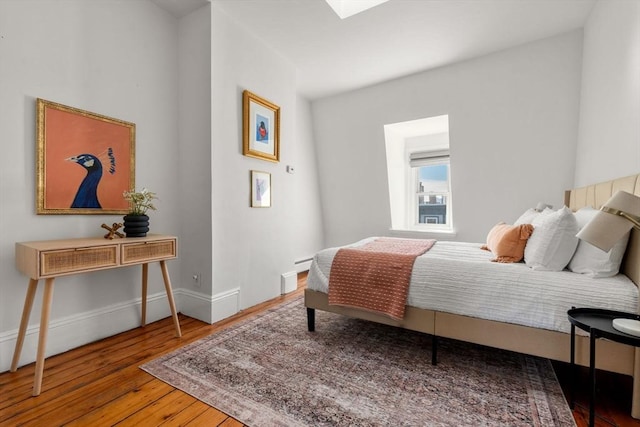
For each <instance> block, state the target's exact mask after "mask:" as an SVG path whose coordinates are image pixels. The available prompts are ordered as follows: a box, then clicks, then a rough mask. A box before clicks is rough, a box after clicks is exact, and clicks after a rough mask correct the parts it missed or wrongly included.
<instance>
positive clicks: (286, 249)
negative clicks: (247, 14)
mask: <svg viewBox="0 0 640 427" xmlns="http://www.w3.org/2000/svg"><path fill="white" fill-rule="evenodd" d="M212 10H213V15H212V52H213V54H212V76H211V77H212V154H211V162H212V182H213V196H212V222H213V298H214V300H215V301H217V302H216V303H215V304H214V311H216V310H225V309H230V308H232V307H231V306H232V304H233V301H236V303H237V307H235V309H236V311H237V310H238V309H244V308H246V307H250V306H252V305H255V304H257V303H260V302H262V301H265V300H267V299H269V298H273V297H275V296H277V295H279V294H280V275H281V274H283V273H285V272H289V271H293V270H294V269H295V266H294V261H295V258H296V254H295V252H294V250H295V249H296V245H295V241H296V235H295V231H296V230H295V225H294V223H295V220H294V218H295V214H296V212H295V203H296V202H295V200H296V197H295V180H296V178H297V176H296V175H295V174H294V175H291V174H288V173H287V172H286V165H294V163H295V161H296V158H297V157H296V151H297V149H298V147H297V146H298V144H297V138H296V113H297V107H296V100H297V98H296V84H295V81H296V69H295V67H294V66H293V64H292V63H290V62H289V61H287V60H286V59H285V58H284V57H282V56H281V55H280V54H279V53H278V52H277V51H275V50H273V49H272V48H271V47H269V46H267V45H265V44H264V43H263V42H262V41H261V40H260V39H259V37H258V36H256V35H253V34H252V33H251V32H250V31H248V30H247V29H245V28H242V27H241V26H240V25H239V24H237V23H236V22H235V21H234V20H233V19H231V18H230V17H229V15H227V14H226V13H225V12H224V10H223V9H222V8H221V6H220V5H219V4H216V3H214V4H213V6H212ZM245 89H247V90H249V91H251V92H253V93H255V94H257V95H258V96H261V97H263V98H265V99H267V100H269V101H271V102H273V103H274V104H276V105H278V106H279V107H280V115H281V118H280V162H279V163H273V162H268V161H264V160H259V159H254V158H251V157H246V156H243V155H242V92H243V90H245ZM251 170H260V171H263V172H268V173H270V174H271V194H272V201H271V204H272V206H271V207H270V208H251V207H250V204H249V203H250V186H249V184H250V171H251ZM229 314H232V313H230V312H229V313H214V319H218V318H223V317H226V316H227V315H229ZM220 316H222V317H220Z"/></svg>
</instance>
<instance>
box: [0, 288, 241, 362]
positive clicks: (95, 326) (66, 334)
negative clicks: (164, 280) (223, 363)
mask: <svg viewBox="0 0 640 427" xmlns="http://www.w3.org/2000/svg"><path fill="white" fill-rule="evenodd" d="M174 296H175V299H176V306H177V309H178V311H179V312H181V313H183V314H185V315H186V316H190V317H194V318H196V319H199V320H202V321H203V322H206V323H209V324H212V323H215V322H217V321H219V320H222V319H226V318H227V317H229V316H232V315H234V314H236V313H237V312H238V311H240V289H239V288H236V289H232V290H230V291H226V292H222V293H220V294H217V295H214V296H208V295H204V294H200V293H197V292H193V291H189V290H187V289H176V290H175V291H174ZM140 313H141V299H140V298H136V299H133V300H130V301H126V302H122V303H119V304H114V305H110V306H107V307H101V308H99V309H97V310H92V311H87V312H84V313H78V314H75V315H73V316H68V317H64V318H61V319H55V320H52V321H50V322H49V330H48V333H47V349H46V354H45V356H46V357H49V356H51V355H54V354H59V353H63V352H65V351H68V350H71V349H73V348H77V347H79V346H81V345H84V344H87V343H90V342H94V341H97V340H99V339H102V338H106V337H110V336H112V335H115V334H118V333H120V332H124V331H128V330H130V329H133V328H137V327H138V326H140ZM169 316H171V310H170V309H169V303H168V301H167V295H166V294H165V293H164V292H158V293H156V294H153V295H149V296H148V298H147V323H151V322H155V321H157V320H160V319H164V318H165V317H169ZM39 333H40V324H39V323H36V324H30V325H29V326H28V327H27V333H26V335H25V339H24V345H23V347H22V353H21V356H20V362H19V364H18V366H24V365H27V364H29V363H32V362H34V361H35V360H36V351H37V348H38V334H39ZM17 339H18V330H17V329H15V330H12V331H8V332H4V333H2V334H0V372H5V371H8V370H9V369H10V367H11V360H12V359H13V351H14V349H15V346H16V341H17Z"/></svg>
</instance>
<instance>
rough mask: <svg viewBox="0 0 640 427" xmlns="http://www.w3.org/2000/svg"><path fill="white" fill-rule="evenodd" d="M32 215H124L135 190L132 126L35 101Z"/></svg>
mask: <svg viewBox="0 0 640 427" xmlns="http://www.w3.org/2000/svg"><path fill="white" fill-rule="evenodd" d="M36 116H37V119H36V120H37V124H36V127H37V129H36V132H37V137H36V139H37V147H36V157H37V165H36V174H37V177H36V182H37V184H36V185H37V201H36V204H37V208H36V210H37V213H38V214H100V215H104V214H126V213H127V212H128V210H129V203H128V202H127V201H126V200H125V199H124V197H123V196H122V193H123V192H124V191H129V190H132V189H134V188H135V133H136V132H135V130H136V125H135V124H133V123H129V122H125V121H123V120H118V119H113V118H110V117H106V116H102V115H100V114H96V113H91V112H89V111H84V110H80V109H78V108H74V107H68V106H66V105H62V104H58V103H55V102H51V101H46V100H44V99H39V98H38V99H37V101H36Z"/></svg>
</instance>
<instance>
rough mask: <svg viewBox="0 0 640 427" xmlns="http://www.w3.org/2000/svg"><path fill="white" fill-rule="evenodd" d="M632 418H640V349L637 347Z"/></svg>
mask: <svg viewBox="0 0 640 427" xmlns="http://www.w3.org/2000/svg"><path fill="white" fill-rule="evenodd" d="M631 416H632V417H633V418H636V419H638V418H640V348H637V347H636V351H635V364H634V368H633V393H632V394H631Z"/></svg>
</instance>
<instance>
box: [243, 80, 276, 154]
mask: <svg viewBox="0 0 640 427" xmlns="http://www.w3.org/2000/svg"><path fill="white" fill-rule="evenodd" d="M242 154H244V155H245V156H249V157H255V158H258V159H263V160H269V161H271V162H279V161H280V107H278V106H277V105H275V104H272V103H271V102H269V101H267V100H266V99H263V98H260V97H259V96H258V95H256V94H253V93H251V92H249V91H248V90H245V91H244V92H243V93H242Z"/></svg>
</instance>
